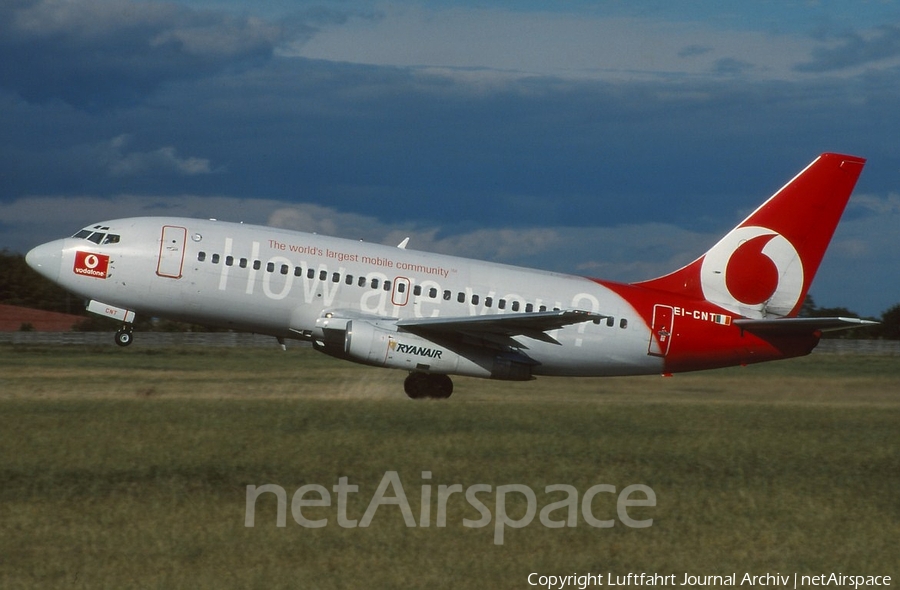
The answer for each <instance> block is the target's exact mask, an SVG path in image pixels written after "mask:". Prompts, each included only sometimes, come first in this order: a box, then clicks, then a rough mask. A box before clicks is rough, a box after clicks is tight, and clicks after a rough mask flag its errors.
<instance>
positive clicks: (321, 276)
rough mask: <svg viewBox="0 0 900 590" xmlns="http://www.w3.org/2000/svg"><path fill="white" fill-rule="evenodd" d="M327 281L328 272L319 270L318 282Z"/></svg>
mask: <svg viewBox="0 0 900 590" xmlns="http://www.w3.org/2000/svg"><path fill="white" fill-rule="evenodd" d="M327 279H328V271H327V270H320V271H319V280H320V281H324V280H327Z"/></svg>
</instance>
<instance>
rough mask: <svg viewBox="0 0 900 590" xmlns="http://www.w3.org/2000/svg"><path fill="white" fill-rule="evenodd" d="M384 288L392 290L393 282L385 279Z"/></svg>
mask: <svg viewBox="0 0 900 590" xmlns="http://www.w3.org/2000/svg"><path fill="white" fill-rule="evenodd" d="M384 290H385V291H390V290H391V282H390V281H385V282H384Z"/></svg>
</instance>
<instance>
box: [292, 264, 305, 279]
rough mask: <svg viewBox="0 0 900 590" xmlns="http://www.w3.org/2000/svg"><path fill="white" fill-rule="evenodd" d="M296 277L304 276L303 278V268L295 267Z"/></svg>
mask: <svg viewBox="0 0 900 590" xmlns="http://www.w3.org/2000/svg"><path fill="white" fill-rule="evenodd" d="M294 276H295V277H302V276H303V267H301V266H295V267H294Z"/></svg>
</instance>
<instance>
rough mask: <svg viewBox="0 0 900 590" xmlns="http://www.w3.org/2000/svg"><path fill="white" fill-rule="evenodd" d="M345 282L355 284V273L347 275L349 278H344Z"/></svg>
mask: <svg viewBox="0 0 900 590" xmlns="http://www.w3.org/2000/svg"><path fill="white" fill-rule="evenodd" d="M344 282H345V283H346V284H348V285H352V284H353V275H347V278H346V279H344Z"/></svg>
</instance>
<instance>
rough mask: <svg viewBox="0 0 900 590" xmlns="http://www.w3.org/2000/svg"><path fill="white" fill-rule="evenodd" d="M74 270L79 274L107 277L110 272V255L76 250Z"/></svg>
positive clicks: (100, 277)
mask: <svg viewBox="0 0 900 590" xmlns="http://www.w3.org/2000/svg"><path fill="white" fill-rule="evenodd" d="M72 270H74V271H75V274H77V275H85V276H88V277H96V278H98V279H105V278H106V275H107V273H108V272H109V256H107V255H105V254H94V253H93V252H75V267H74V268H73V269H72Z"/></svg>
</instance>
